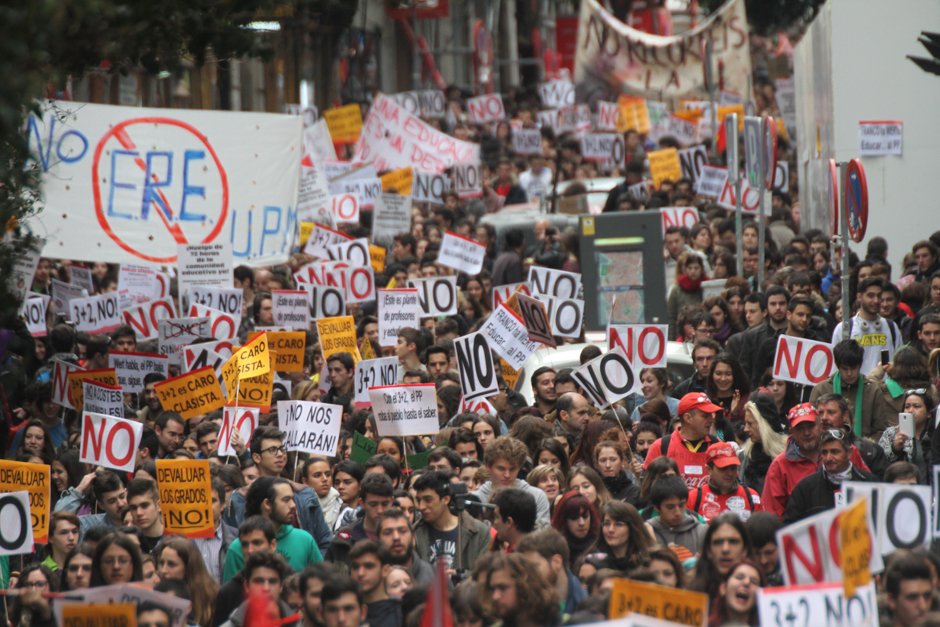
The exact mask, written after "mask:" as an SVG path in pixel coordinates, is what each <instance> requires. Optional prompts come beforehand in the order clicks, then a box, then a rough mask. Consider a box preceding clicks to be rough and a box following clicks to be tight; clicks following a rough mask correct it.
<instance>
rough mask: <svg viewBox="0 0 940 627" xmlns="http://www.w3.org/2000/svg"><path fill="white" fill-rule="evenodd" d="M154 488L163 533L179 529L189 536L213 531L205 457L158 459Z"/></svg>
mask: <svg viewBox="0 0 940 627" xmlns="http://www.w3.org/2000/svg"><path fill="white" fill-rule="evenodd" d="M157 489H158V490H159V491H160V513H161V514H162V516H163V528H164V531H165V533H166V534H167V535H172V534H174V533H180V534H183V535H184V536H186V537H187V538H190V539H192V538H211V537H213V536H214V535H215V522H214V521H213V519H212V485H211V478H210V475H209V460H207V459H173V460H169V459H158V460H157Z"/></svg>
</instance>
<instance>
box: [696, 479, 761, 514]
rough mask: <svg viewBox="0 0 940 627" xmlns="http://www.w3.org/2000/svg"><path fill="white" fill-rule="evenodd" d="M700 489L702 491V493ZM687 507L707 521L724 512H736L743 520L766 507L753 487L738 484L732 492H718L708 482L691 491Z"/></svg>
mask: <svg viewBox="0 0 940 627" xmlns="http://www.w3.org/2000/svg"><path fill="white" fill-rule="evenodd" d="M699 490H701V491H702V493H701V495H699ZM686 509H690V510H692V511H693V512H695V513H696V514H698V515H699V516H701V517H702V518H704V519H705V521H706V522H711V521H712V520H713V519H714V518H717V517H718V516H719V515H721V514H723V513H724V512H734V513H735V514H737V515H738V516H739V517H740V518H741V520H747V519H748V518H750V517H751V514H752V513H754V512H760V511H763V509H764V507H763V506H762V505H761V502H760V496H758V494H757V492H755V491H754V490H752V489H751V488H747V487H745V486H743V485H741V484H738V487H737V488H736V489H735V490H734V492H732V493H731V494H718V493H717V492H714V491H713V490H712V486H711V483H706V484H705V485H703V486H702V487H701V488H698V489H697V490H690V491H689V501H688V503H687V504H686Z"/></svg>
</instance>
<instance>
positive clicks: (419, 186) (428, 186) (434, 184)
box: [411, 170, 450, 205]
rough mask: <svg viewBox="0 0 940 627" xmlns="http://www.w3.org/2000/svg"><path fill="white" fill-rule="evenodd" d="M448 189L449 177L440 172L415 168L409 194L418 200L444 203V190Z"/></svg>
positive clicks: (436, 203) (438, 203)
mask: <svg viewBox="0 0 940 627" xmlns="http://www.w3.org/2000/svg"><path fill="white" fill-rule="evenodd" d="M449 189H450V179H449V178H448V177H447V176H445V175H444V174H443V173H440V172H425V171H422V170H415V178H414V185H413V186H412V188H411V196H412V198H413V199H414V200H416V201H418V202H429V203H432V204H435V205H443V204H444V192H446V191H447V190H449Z"/></svg>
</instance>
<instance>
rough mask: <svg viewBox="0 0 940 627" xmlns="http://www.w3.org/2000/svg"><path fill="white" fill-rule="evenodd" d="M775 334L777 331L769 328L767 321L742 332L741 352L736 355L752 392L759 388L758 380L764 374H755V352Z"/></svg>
mask: <svg viewBox="0 0 940 627" xmlns="http://www.w3.org/2000/svg"><path fill="white" fill-rule="evenodd" d="M776 332H777V330H776V329H774V328H773V327H771V326H770V322H769V321H765V322H764V324H761V325H758V326H756V327H754V328H753V329H748V330H747V331H745V332H744V339H743V340H741V352H740V353H738V361H739V362H740V363H741V368H742V369H743V370H744V374H746V375H747V378H748V380H749V381H750V382H751V389H752V390H756V389H757V388H758V387H760V378H761V376H762V375H763V374H764V373H763V371H761V372H759V373H758V372H757V365H756V364H755V362H756V361H757V351H758V349H759V348H760V345H761V344H762V343H763V342H764V340H765V339H767V338H768V337H769V336H771V335H773V334H774V333H776Z"/></svg>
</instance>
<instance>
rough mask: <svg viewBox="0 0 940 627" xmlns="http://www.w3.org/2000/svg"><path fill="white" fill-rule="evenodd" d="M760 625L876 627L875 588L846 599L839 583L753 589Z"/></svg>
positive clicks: (863, 590)
mask: <svg viewBox="0 0 940 627" xmlns="http://www.w3.org/2000/svg"><path fill="white" fill-rule="evenodd" d="M757 611H758V614H759V616H760V624H761V625H776V624H777V620H778V619H779V620H780V621H781V624H786V625H789V624H791V621H790V619H788V618H784V617H791V618H792V619H793V620H792V624H793V625H825V626H826V627H878V625H879V624H880V623H879V619H878V602H877V593H876V591H875V584H874V583H869V584H867V585H865V586H862V587H860V588H857V589H856V591H855V595H854V596H851V597H846V595H845V588H844V587H843V585H842V583H841V582H839V583H822V584H805V585H801V586H781V587H779V588H758V589H757Z"/></svg>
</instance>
